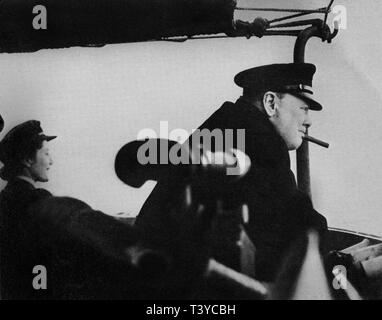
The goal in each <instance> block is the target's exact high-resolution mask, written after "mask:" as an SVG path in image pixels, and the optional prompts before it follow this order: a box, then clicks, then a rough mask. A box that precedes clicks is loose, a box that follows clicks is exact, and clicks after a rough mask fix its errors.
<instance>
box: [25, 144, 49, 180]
mask: <svg viewBox="0 0 382 320" xmlns="http://www.w3.org/2000/svg"><path fill="white" fill-rule="evenodd" d="M52 164H53V160H52V158H51V156H50V154H49V148H48V143H47V142H46V141H43V144H42V148H41V149H39V150H37V152H36V157H35V159H34V160H33V161H32V163H31V166H30V168H29V170H30V173H31V176H32V179H33V180H34V181H39V182H47V181H48V180H49V178H48V171H49V169H50V167H51V166H52Z"/></svg>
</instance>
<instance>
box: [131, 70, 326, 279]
mask: <svg viewBox="0 0 382 320" xmlns="http://www.w3.org/2000/svg"><path fill="white" fill-rule="evenodd" d="M315 70H316V68H315V66H314V65H312V64H307V63H300V64H293V63H292V64H272V65H265V66H260V67H256V68H252V69H248V70H245V71H242V72H240V73H239V74H237V75H236V76H235V83H236V84H237V85H238V86H240V87H242V88H243V95H242V96H241V97H240V98H239V99H238V100H237V101H236V103H232V102H225V103H224V104H223V105H222V106H221V107H220V109H218V110H217V111H216V112H215V113H213V114H212V115H211V116H210V118H209V119H207V120H206V121H205V122H204V123H203V124H202V125H201V127H200V129H209V130H210V131H212V130H214V129H222V130H224V129H234V130H235V129H245V150H242V151H244V152H245V153H247V154H248V156H249V157H250V159H251V163H252V166H251V169H250V171H249V172H248V173H247V175H246V176H245V177H244V178H243V179H242V181H241V183H240V186H239V191H238V192H237V193H236V195H235V196H234V197H237V198H238V199H230V201H233V200H239V201H241V202H243V203H247V205H248V208H249V220H248V221H247V223H245V225H244V227H245V230H246V231H247V233H248V235H249V237H250V239H251V240H252V242H253V243H254V245H255V247H256V257H255V260H256V263H255V264H256V265H255V276H256V279H258V280H263V281H273V280H275V277H276V275H277V272H278V270H279V269H280V265H281V263H282V261H283V256H284V255H285V254H286V252H287V251H288V248H289V247H290V246H291V245H292V244H293V243H294V242H295V241H296V240H297V239H298V238H299V237H300V236H302V235H305V233H306V231H307V230H308V229H312V228H313V229H316V230H318V231H320V232H325V230H326V229H327V223H326V219H325V218H324V217H323V216H322V215H320V214H319V213H318V212H316V211H315V210H314V209H313V206H312V203H311V200H310V198H309V197H308V196H307V195H305V194H304V193H302V192H301V191H300V190H298V188H297V185H296V181H295V177H294V174H293V172H292V171H291V169H290V158H289V152H288V151H290V150H295V149H297V148H299V147H300V145H301V143H302V141H303V136H304V135H305V133H306V129H307V128H308V127H309V126H310V125H311V120H310V118H309V115H308V110H317V111H318V110H321V109H322V106H321V105H320V104H319V103H318V102H316V101H315V100H314V99H313V91H312V88H311V87H312V79H313V75H314V73H315ZM190 140H191V138H190ZM234 141H235V139H234ZM234 147H235V146H234ZM236 147H237V146H236ZM211 188H213V186H211ZM172 192H173V190H170V189H169V187H168V185H167V183H166V182H163V181H159V182H158V184H157V186H156V187H155V189H154V191H153V192H152V193H151V194H150V196H149V198H148V199H147V200H146V203H145V204H144V206H143V208H142V210H141V212H140V214H139V215H138V217H137V220H136V225H137V226H138V227H139V228H141V230H143V232H144V234H145V236H146V238H147V241H148V242H150V243H151V244H152V245H153V246H159V247H164V248H167V247H171V245H172V240H173V237H174V234H176V228H177V226H178V225H179V224H180V223H182V221H173V220H174V215H170V214H168V213H167V212H166V210H168V203H169V202H170V201H171V194H172Z"/></svg>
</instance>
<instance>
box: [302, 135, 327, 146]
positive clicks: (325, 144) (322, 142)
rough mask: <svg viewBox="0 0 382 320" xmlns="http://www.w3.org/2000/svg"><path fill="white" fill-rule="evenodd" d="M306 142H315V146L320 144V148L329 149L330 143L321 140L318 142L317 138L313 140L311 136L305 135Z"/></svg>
mask: <svg viewBox="0 0 382 320" xmlns="http://www.w3.org/2000/svg"><path fill="white" fill-rule="evenodd" d="M302 138H303V139H304V140H306V141H309V142H313V143H315V144H318V145H319V146H321V147H324V148H329V143H327V142H324V141H321V140H318V139H316V138H313V137H311V136H308V135H305V136H303V137H302Z"/></svg>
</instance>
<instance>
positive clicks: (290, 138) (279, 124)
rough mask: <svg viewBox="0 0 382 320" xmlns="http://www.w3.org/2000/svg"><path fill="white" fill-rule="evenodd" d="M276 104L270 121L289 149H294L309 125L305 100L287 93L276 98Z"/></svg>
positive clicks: (300, 142) (300, 141) (297, 146)
mask: <svg viewBox="0 0 382 320" xmlns="http://www.w3.org/2000/svg"><path fill="white" fill-rule="evenodd" d="M276 104H277V105H278V106H277V108H276V110H275V116H274V117H272V119H271V122H272V123H273V125H274V126H275V128H276V130H277V132H278V133H279V134H280V136H281V137H282V138H283V140H284V141H285V143H286V144H287V146H288V149H289V150H296V149H297V148H299V147H300V145H301V144H302V141H303V140H302V137H303V136H304V135H305V134H306V130H307V128H308V127H310V126H311V121H310V118H309V115H308V110H309V108H308V105H307V104H306V102H305V101H303V100H301V99H299V98H297V97H295V96H293V95H291V94H289V93H287V94H284V96H283V97H282V98H277V99H276Z"/></svg>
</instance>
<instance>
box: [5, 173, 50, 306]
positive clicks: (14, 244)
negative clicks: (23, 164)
mask: <svg viewBox="0 0 382 320" xmlns="http://www.w3.org/2000/svg"><path fill="white" fill-rule="evenodd" d="M50 195H51V194H50V192H49V191H47V190H45V189H36V188H35V187H34V186H33V185H32V184H30V183H29V182H27V181H25V180H22V179H19V178H16V179H14V180H11V181H9V182H8V184H7V186H6V187H5V189H4V190H3V191H2V192H1V194H0V239H1V242H0V250H1V262H0V268H1V269H0V270H1V275H0V276H1V278H0V283H1V296H2V298H3V299H31V297H32V296H33V295H34V291H35V290H33V288H32V280H33V274H32V269H33V267H34V265H36V264H37V263H36V264H35V262H34V260H35V259H37V260H39V259H38V257H36V255H34V253H33V249H32V248H33V247H34V246H35V245H36V244H35V243H33V241H31V240H30V232H31V216H30V214H29V213H28V208H29V207H30V206H31V205H32V204H33V203H35V202H37V201H39V200H41V199H44V198H46V197H49V196H50Z"/></svg>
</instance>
